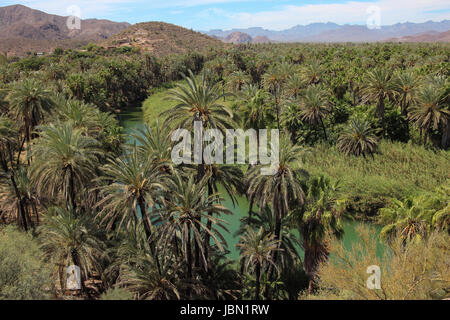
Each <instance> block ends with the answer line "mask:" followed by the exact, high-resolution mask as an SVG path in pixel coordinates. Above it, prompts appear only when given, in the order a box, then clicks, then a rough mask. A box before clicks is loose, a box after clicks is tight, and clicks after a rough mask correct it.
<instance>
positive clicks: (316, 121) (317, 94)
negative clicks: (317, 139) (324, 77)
mask: <svg viewBox="0 0 450 320" xmlns="http://www.w3.org/2000/svg"><path fill="white" fill-rule="evenodd" d="M330 113H331V105H330V102H329V100H328V93H327V92H326V90H325V88H324V87H322V86H319V85H317V86H316V85H313V86H309V87H308V88H307V89H306V90H305V91H304V92H303V94H302V97H301V100H300V117H301V119H302V120H303V121H306V122H308V123H309V124H311V125H320V126H321V127H322V129H323V134H324V136H325V141H326V140H327V130H326V128H325V125H324V123H323V120H324V118H325V117H326V116H327V115H328V114H330Z"/></svg>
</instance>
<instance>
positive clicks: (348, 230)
mask: <svg viewBox="0 0 450 320" xmlns="http://www.w3.org/2000/svg"><path fill="white" fill-rule="evenodd" d="M119 121H120V124H121V126H123V127H124V130H125V133H126V135H127V137H128V138H127V139H128V141H127V142H129V143H132V142H133V140H130V138H129V137H130V135H129V133H131V132H132V131H133V130H134V129H138V128H142V127H143V124H144V121H143V112H142V109H141V108H140V107H138V108H134V109H128V110H126V111H124V112H121V113H120V114H119ZM222 196H223V197H224V198H225V203H224V205H225V206H226V207H227V208H228V209H230V210H231V211H232V212H233V214H232V215H227V216H225V217H224V220H226V221H227V223H228V224H227V225H226V227H227V229H228V230H229V231H230V232H229V233H224V234H223V236H224V237H225V239H226V240H227V244H228V250H229V251H230V253H229V254H228V257H229V258H230V259H232V260H237V259H238V257H239V251H238V250H237V249H236V244H237V243H238V241H239V239H238V237H236V236H235V233H236V231H238V230H239V227H240V219H241V218H242V217H244V216H246V215H248V210H249V203H248V201H247V199H246V198H245V197H239V198H238V204H237V205H236V206H235V207H234V206H233V204H232V202H231V199H230V198H229V197H228V195H227V194H226V193H225V192H224V193H223V194H222ZM360 223H361V222H356V221H351V220H347V221H345V222H344V231H345V233H344V237H343V239H342V241H344V245H345V247H346V248H348V249H350V248H351V246H352V244H354V243H356V242H357V241H359V238H358V235H357V233H356V226H357V225H358V224H360ZM372 227H373V228H374V229H375V230H376V231H377V232H379V231H380V228H379V227H378V226H374V225H372ZM299 251H300V252H301V254H303V252H302V251H301V249H300V248H299Z"/></svg>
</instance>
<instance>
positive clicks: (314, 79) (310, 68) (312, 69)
mask: <svg viewBox="0 0 450 320" xmlns="http://www.w3.org/2000/svg"><path fill="white" fill-rule="evenodd" d="M302 77H303V79H304V81H305V82H306V84H308V85H312V84H318V83H320V82H321V81H322V80H323V79H322V78H323V68H322V66H321V65H320V62H319V61H318V60H312V61H310V62H308V63H306V64H305V67H304V68H303V70H302Z"/></svg>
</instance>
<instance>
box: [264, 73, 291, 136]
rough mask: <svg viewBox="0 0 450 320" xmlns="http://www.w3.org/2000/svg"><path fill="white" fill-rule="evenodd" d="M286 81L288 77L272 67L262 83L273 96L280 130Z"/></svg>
mask: <svg viewBox="0 0 450 320" xmlns="http://www.w3.org/2000/svg"><path fill="white" fill-rule="evenodd" d="M285 81H286V75H285V74H283V73H281V72H280V70H279V68H276V67H272V68H270V69H269V71H268V72H267V73H265V74H264V75H263V79H262V83H263V86H264V87H265V88H266V90H267V91H269V92H270V94H272V96H273V99H274V102H275V109H276V113H277V127H278V130H280V102H281V101H280V99H281V94H282V90H283V84H284V82H285Z"/></svg>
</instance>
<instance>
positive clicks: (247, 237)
mask: <svg viewBox="0 0 450 320" xmlns="http://www.w3.org/2000/svg"><path fill="white" fill-rule="evenodd" d="M236 246H237V247H238V248H240V250H241V259H242V260H243V261H244V268H245V270H246V271H247V272H248V271H254V272H255V280H256V286H255V297H254V299H255V300H259V299H260V294H261V274H262V272H264V270H265V269H266V268H267V266H268V265H271V266H273V267H274V268H275V269H278V267H277V265H276V262H275V261H274V260H273V253H274V252H276V251H280V248H279V240H276V239H275V235H274V234H268V233H265V232H264V230H263V228H262V227H261V228H260V229H259V231H258V232H255V231H254V230H253V229H252V228H251V227H247V229H246V231H245V233H244V234H243V235H242V236H241V239H240V241H239V243H238V244H237V245H236Z"/></svg>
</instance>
